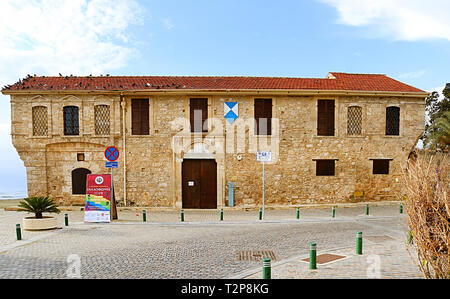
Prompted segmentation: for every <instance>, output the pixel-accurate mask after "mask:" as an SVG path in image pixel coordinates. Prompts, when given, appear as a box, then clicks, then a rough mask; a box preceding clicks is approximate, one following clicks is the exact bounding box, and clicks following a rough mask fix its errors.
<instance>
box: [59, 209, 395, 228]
mask: <svg viewBox="0 0 450 299" xmlns="http://www.w3.org/2000/svg"><path fill="white" fill-rule="evenodd" d="M402 213H403V205H402V204H400V214H402ZM366 215H369V204H366ZM66 217H67V214H66ZM219 217H220V221H223V209H220V214H219ZM331 217H332V218H335V217H336V207H335V206H333V207H332V208H331ZM180 218H181V222H184V211H183V210H181V211H180ZM258 219H259V220H262V209H261V208H259V212H258ZM296 219H300V208H297V209H296ZM67 221H68V220H67V219H66V226H68V222H67ZM142 221H143V222H146V221H147V212H146V210H143V211H142Z"/></svg>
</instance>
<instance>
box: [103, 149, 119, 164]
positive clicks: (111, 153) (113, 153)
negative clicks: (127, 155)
mask: <svg viewBox="0 0 450 299" xmlns="http://www.w3.org/2000/svg"><path fill="white" fill-rule="evenodd" d="M105 158H106V160H108V161H111V162H112V161H116V160H117V159H119V150H118V149H117V147H115V146H109V147H107V148H106V150H105Z"/></svg>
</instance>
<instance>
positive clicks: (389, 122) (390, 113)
mask: <svg viewBox="0 0 450 299" xmlns="http://www.w3.org/2000/svg"><path fill="white" fill-rule="evenodd" d="M386 135H393V136H398V135H400V108H399V107H395V106H390V107H386Z"/></svg>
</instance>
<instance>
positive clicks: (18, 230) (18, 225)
mask: <svg viewBox="0 0 450 299" xmlns="http://www.w3.org/2000/svg"><path fill="white" fill-rule="evenodd" d="M16 235H17V240H18V241H20V240H22V232H21V231H20V224H16Z"/></svg>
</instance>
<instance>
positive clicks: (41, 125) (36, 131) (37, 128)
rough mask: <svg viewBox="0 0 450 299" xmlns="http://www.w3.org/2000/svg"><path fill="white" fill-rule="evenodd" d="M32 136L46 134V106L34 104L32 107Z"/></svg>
mask: <svg viewBox="0 0 450 299" xmlns="http://www.w3.org/2000/svg"><path fill="white" fill-rule="evenodd" d="M32 117H33V136H47V135H48V116H47V107H45V106H35V107H33V108H32Z"/></svg>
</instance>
